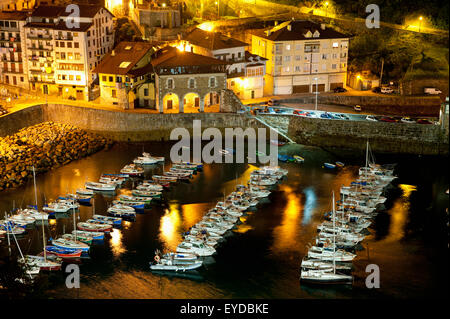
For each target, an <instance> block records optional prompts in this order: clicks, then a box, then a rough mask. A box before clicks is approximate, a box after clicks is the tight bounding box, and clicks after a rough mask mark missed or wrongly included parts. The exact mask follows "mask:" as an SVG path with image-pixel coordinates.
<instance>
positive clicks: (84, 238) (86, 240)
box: [62, 231, 94, 245]
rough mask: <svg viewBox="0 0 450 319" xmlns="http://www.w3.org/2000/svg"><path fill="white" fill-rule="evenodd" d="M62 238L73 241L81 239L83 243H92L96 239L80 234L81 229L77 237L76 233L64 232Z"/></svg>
mask: <svg viewBox="0 0 450 319" xmlns="http://www.w3.org/2000/svg"><path fill="white" fill-rule="evenodd" d="M62 238H64V239H67V240H71V241H81V242H82V243H85V244H88V245H91V244H92V241H93V240H94V239H93V237H92V236H89V235H85V234H80V231H78V232H77V235H76V237H75V234H64V235H62Z"/></svg>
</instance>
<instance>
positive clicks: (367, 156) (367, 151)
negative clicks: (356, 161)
mask: <svg viewBox="0 0 450 319" xmlns="http://www.w3.org/2000/svg"><path fill="white" fill-rule="evenodd" d="M368 161H369V140H367V146H366V168H367V167H368V166H369V163H368Z"/></svg>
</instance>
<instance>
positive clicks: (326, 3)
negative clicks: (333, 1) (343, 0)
mask: <svg viewBox="0 0 450 319" xmlns="http://www.w3.org/2000/svg"><path fill="white" fill-rule="evenodd" d="M325 16H326V17H328V1H326V2H325Z"/></svg>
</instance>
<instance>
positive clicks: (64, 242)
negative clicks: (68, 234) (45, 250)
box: [52, 237, 89, 252]
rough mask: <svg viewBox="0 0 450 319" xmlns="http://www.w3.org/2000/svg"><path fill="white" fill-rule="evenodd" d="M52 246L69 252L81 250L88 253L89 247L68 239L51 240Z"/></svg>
mask: <svg viewBox="0 0 450 319" xmlns="http://www.w3.org/2000/svg"><path fill="white" fill-rule="evenodd" d="M52 245H53V246H56V247H59V248H64V249H70V250H81V251H83V252H88V251H89V245H87V244H85V243H83V242H81V241H78V240H77V241H75V240H71V239H68V238H64V237H60V238H57V239H53V240H52Z"/></svg>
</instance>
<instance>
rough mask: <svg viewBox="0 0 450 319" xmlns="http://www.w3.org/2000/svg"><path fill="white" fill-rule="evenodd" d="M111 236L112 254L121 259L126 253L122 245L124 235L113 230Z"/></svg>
mask: <svg viewBox="0 0 450 319" xmlns="http://www.w3.org/2000/svg"><path fill="white" fill-rule="evenodd" d="M110 235H111V240H110V243H111V249H112V253H113V255H114V256H115V257H119V256H120V255H121V254H123V253H124V252H125V248H124V247H123V244H122V233H121V232H120V230H118V229H116V228H113V230H112V232H111V233H110Z"/></svg>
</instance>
